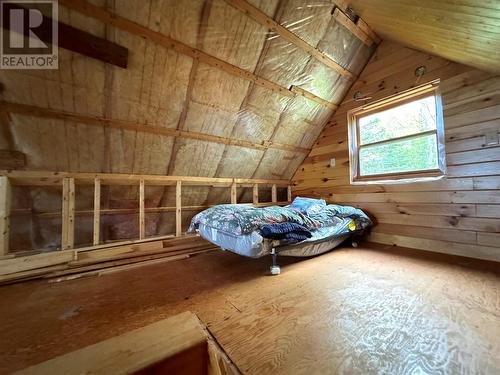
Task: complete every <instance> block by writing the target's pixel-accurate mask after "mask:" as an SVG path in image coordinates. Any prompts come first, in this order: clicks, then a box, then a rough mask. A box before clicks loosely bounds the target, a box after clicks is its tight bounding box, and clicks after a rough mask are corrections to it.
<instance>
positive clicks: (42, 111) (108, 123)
mask: <svg viewBox="0 0 500 375" xmlns="http://www.w3.org/2000/svg"><path fill="white" fill-rule="evenodd" d="M0 107H1V108H2V109H4V110H5V111H7V112H12V113H20V114H25V115H29V116H37V117H42V118H53V119H58V120H65V121H74V122H83V123H85V124H87V125H90V126H99V127H105V128H113V129H123V130H132V131H136V132H142V133H150V134H156V135H162V136H166V137H179V138H186V139H195V140H198V141H204V142H213V143H219V144H224V145H229V146H239V147H245V148H251V149H256V150H264V151H265V150H267V149H268V148H274V149H278V150H284V151H292V152H300V153H303V154H308V153H309V151H310V150H309V149H307V148H303V147H296V146H291V145H285V144H281V143H275V142H272V143H269V144H265V145H263V144H260V143H252V142H249V141H246V140H243V139H234V138H225V137H220V136H217V135H210V134H204V133H196V132H191V131H185V130H176V129H168V128H162V127H159V126H150V125H146V124H140V123H136V122H131V121H124V120H114V119H110V118H105V117H98V116H90V115H82V114H79V113H73V112H65V111H58V110H54V109H48V108H43V107H37V106H32V105H27V104H19V103H10V102H1V103H0Z"/></svg>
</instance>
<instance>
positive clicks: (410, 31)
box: [349, 0, 500, 73]
mask: <svg viewBox="0 0 500 375" xmlns="http://www.w3.org/2000/svg"><path fill="white" fill-rule="evenodd" d="M349 5H350V7H351V8H353V9H354V10H355V12H356V13H357V14H358V15H360V16H361V17H363V19H364V20H365V21H366V22H367V23H368V24H369V25H370V27H371V28H373V30H374V31H375V32H376V33H377V34H379V35H380V36H382V37H383V38H384V39H387V40H393V41H396V42H399V43H401V44H403V45H406V46H409V47H412V48H415V49H418V50H421V51H424V52H427V53H430V54H433V55H436V56H440V57H444V58H446V59H449V60H452V61H455V62H459V63H462V64H465V65H470V66H473V67H476V68H479V69H482V70H485V71H491V72H494V73H499V72H500V1H498V0H350V1H349Z"/></svg>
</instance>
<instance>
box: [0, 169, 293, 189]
mask: <svg viewBox="0 0 500 375" xmlns="http://www.w3.org/2000/svg"><path fill="white" fill-rule="evenodd" d="M0 176H6V177H8V178H9V181H10V183H11V184H12V185H16V186H51V185H61V182H62V180H63V179H64V178H73V179H74V180H75V184H76V185H93V184H94V181H95V179H96V178H98V179H99V180H100V181H101V185H137V186H139V183H140V181H141V180H144V183H145V184H147V185H157V186H166V185H176V184H177V181H181V182H182V184H183V185H201V186H231V185H232V184H233V183H236V184H238V185H240V184H242V185H243V184H244V185H246V184H249V185H251V184H261V185H271V186H272V185H278V186H282V187H284V186H288V185H289V181H288V180H278V179H277V180H273V179H270V180H266V179H245V178H222V177H193V176H162V175H143V174H121V173H85V172H53V171H0Z"/></svg>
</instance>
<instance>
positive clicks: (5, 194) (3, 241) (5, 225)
mask: <svg viewBox="0 0 500 375" xmlns="http://www.w3.org/2000/svg"><path fill="white" fill-rule="evenodd" d="M10 199H11V189H10V182H9V178H8V177H6V176H0V256H3V255H7V253H8V252H9V234H10Z"/></svg>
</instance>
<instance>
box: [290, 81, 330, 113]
mask: <svg viewBox="0 0 500 375" xmlns="http://www.w3.org/2000/svg"><path fill="white" fill-rule="evenodd" d="M290 91H292V92H294V93H296V94H299V95H302V96H305V97H306V98H308V99H311V100H314V101H315V102H321V104H323V105H324V106H326V107H328V108H331V109H333V110H335V109H337V108H338V107H339V106H338V105H337V104H334V103H331V102H329V101H328V100H325V99H323V98H320V97H319V96H316V95H314V94H312V93H310V92H309V91H306V90H304V89H303V88H300V87H298V86H295V85H292V86H291V87H290Z"/></svg>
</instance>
